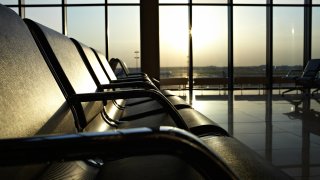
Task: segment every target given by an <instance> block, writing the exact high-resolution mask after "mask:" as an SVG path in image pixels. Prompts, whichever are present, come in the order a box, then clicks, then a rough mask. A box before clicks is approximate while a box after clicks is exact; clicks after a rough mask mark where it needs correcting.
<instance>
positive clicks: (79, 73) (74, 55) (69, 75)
mask: <svg viewBox="0 0 320 180" xmlns="http://www.w3.org/2000/svg"><path fill="white" fill-rule="evenodd" d="M25 22H26V23H27V25H28V26H29V28H30V29H31V32H32V33H33V35H34V36H35V39H36V40H37V43H38V44H39V46H42V49H44V50H45V52H46V54H48V57H49V58H48V60H49V61H50V62H48V63H50V64H51V66H52V67H54V68H53V69H52V71H54V72H55V74H56V75H57V76H58V78H59V81H61V82H63V83H64V89H65V92H66V94H65V96H66V97H67V98H68V99H71V100H72V101H71V102H72V103H73V104H72V105H73V106H74V107H75V108H76V109H77V112H78V113H79V116H81V117H83V118H82V119H83V120H85V121H81V122H80V121H79V122H78V123H79V127H80V128H81V129H90V131H106V130H108V128H109V126H108V125H107V124H108V123H109V124H112V125H113V126H115V127H117V128H118V129H124V128H135V127H152V128H157V127H159V126H173V127H179V128H181V129H185V130H188V131H189V130H190V131H191V132H192V133H194V134H196V135H199V136H200V135H205V134H219V135H226V136H228V133H227V132H226V131H225V130H224V129H222V128H221V127H220V126H218V125H217V124H216V123H215V122H213V121H212V120H211V119H208V118H207V117H205V116H204V115H202V114H201V113H199V112H198V111H196V110H194V109H191V108H184V109H179V110H177V109H176V108H175V107H174V106H173V105H172V104H171V103H170V102H169V101H168V100H167V98H166V97H164V96H163V95H162V94H161V93H160V92H159V91H156V90H144V89H135V90H117V91H108V92H101V91H99V88H98V87H97V85H96V84H95V82H94V81H93V79H92V77H91V75H90V73H89V72H88V70H87V69H86V68H87V67H86V66H85V64H84V62H83V60H82V57H81V56H80V54H79V52H78V50H77V48H76V46H75V45H74V43H73V42H72V41H71V40H70V39H69V38H68V37H66V36H64V35H62V34H60V33H58V32H55V31H54V30H51V29H49V28H47V27H45V26H42V25H40V24H38V23H35V22H33V21H32V20H28V19H26V20H25ZM139 97H151V98H153V99H154V100H156V101H158V102H157V106H159V105H161V107H162V109H163V110H162V111H161V112H159V113H153V111H151V114H148V113H147V114H146V115H147V116H145V114H144V112H143V110H144V109H141V108H135V111H136V112H134V111H133V110H132V111H131V112H133V113H135V114H134V116H133V117H132V116H130V115H127V116H126V117H130V118H125V119H123V118H122V119H123V121H117V120H119V119H121V116H122V114H121V113H120V114H119V113H118V112H119V111H117V109H116V108H115V106H114V105H113V103H112V102H110V101H109V102H108V103H107V105H105V106H102V104H101V103H98V102H94V101H99V100H100V101H104V100H105V101H107V100H117V99H130V98H139ZM88 101H89V102H88ZM84 102H87V103H89V104H91V106H87V107H91V108H92V109H91V110H84V109H83V108H82V103H84ZM144 108H149V109H150V107H146V106H144ZM151 108H153V107H151ZM156 108H158V107H156ZM83 112H89V113H88V114H84V113H83ZM124 112H126V111H124ZM139 112H142V113H141V114H139ZM148 112H149V111H148ZM106 122H107V123H106Z"/></svg>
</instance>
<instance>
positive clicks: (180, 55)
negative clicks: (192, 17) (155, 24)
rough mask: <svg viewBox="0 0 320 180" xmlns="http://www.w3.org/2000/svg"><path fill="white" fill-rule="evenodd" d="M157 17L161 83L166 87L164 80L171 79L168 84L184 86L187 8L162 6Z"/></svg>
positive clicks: (186, 63) (186, 65) (187, 53)
mask: <svg viewBox="0 0 320 180" xmlns="http://www.w3.org/2000/svg"><path fill="white" fill-rule="evenodd" d="M159 16H160V17H159V21H160V22H159V24H160V27H159V28H160V79H162V80H161V83H162V85H166V84H167V80H165V79H170V78H171V80H170V82H168V83H170V84H181V85H185V84H186V82H187V77H188V60H189V57H188V56H189V52H188V42H189V23H188V7H187V6H172V7H169V6H162V7H160V8H159ZM172 78H174V79H172ZM172 80H173V81H172ZM171 81H172V82H171ZM178 81H179V82H178Z"/></svg>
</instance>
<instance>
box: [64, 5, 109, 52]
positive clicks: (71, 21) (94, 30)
mask: <svg viewBox="0 0 320 180" xmlns="http://www.w3.org/2000/svg"><path fill="white" fill-rule="evenodd" d="M67 13H68V15H67V18H68V24H67V27H68V36H69V37H73V38H75V39H77V40H78V41H80V42H82V43H84V44H86V45H87V46H90V47H92V48H95V49H97V50H99V51H101V52H102V53H105V44H106V43H105V19H104V17H105V15H104V7H68V10H67Z"/></svg>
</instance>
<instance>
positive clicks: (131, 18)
mask: <svg viewBox="0 0 320 180" xmlns="http://www.w3.org/2000/svg"><path fill="white" fill-rule="evenodd" d="M139 14H140V10H139V7H136V6H133V7H132V6H116V7H109V8H108V18H109V19H108V23H109V25H108V27H109V30H108V31H109V32H108V33H109V57H110V58H119V59H122V60H123V61H124V62H126V64H127V66H128V67H129V68H130V72H136V71H140V15H139Z"/></svg>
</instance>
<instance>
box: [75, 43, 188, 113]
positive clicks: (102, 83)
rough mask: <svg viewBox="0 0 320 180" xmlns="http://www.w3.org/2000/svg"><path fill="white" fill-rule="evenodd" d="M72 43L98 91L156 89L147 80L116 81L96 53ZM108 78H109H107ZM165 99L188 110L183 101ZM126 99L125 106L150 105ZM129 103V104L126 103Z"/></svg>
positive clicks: (141, 101) (175, 97) (138, 100)
mask: <svg viewBox="0 0 320 180" xmlns="http://www.w3.org/2000/svg"><path fill="white" fill-rule="evenodd" d="M71 40H72V41H73V43H74V44H75V46H76V47H77V49H78V51H79V53H80V55H81V57H82V59H83V61H84V63H85V65H86V67H87V68H88V70H89V72H90V74H91V76H92V78H93V79H94V81H95V83H96V85H97V86H98V87H99V88H100V90H104V89H111V88H113V89H115V88H124V89H127V88H129V89H132V88H135V87H136V88H139V87H140V88H146V89H155V90H158V88H157V87H156V86H155V85H154V84H153V83H152V82H151V81H150V80H149V79H147V78H144V79H131V78H130V79H128V80H120V81H118V79H117V77H116V76H115V74H114V72H113V71H112V70H111V68H109V70H106V69H104V67H103V66H101V63H100V60H99V59H98V58H99V56H97V54H96V52H95V51H94V50H93V49H92V48H89V47H88V46H86V45H84V44H82V43H80V42H78V41H77V40H75V39H72V38H71ZM108 77H109V78H108ZM167 99H168V100H169V101H170V102H171V103H172V104H173V105H174V106H175V107H176V108H177V109H182V108H190V105H189V104H187V103H186V102H185V101H184V100H182V99H181V98H179V97H177V96H167ZM130 100H131V99H128V100H126V105H127V106H128V104H130V105H131V106H132V105H134V104H135V105H136V104H141V103H144V104H146V103H147V102H149V103H150V100H152V99H151V98H134V100H131V101H130ZM128 101H129V103H128ZM153 106H156V105H150V104H149V105H145V107H144V108H143V109H146V110H148V108H146V107H153Z"/></svg>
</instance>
